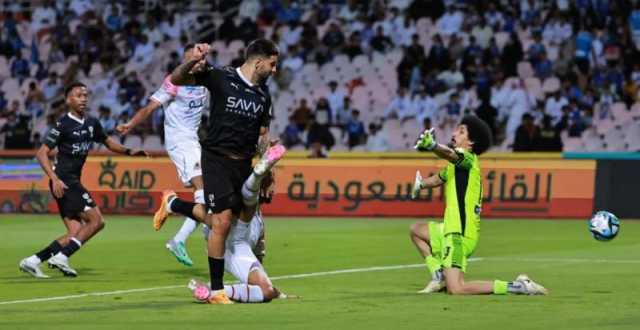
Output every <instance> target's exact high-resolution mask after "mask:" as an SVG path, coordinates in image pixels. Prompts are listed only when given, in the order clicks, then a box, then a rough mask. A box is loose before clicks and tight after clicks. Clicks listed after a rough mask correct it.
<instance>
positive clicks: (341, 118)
mask: <svg viewBox="0 0 640 330" xmlns="http://www.w3.org/2000/svg"><path fill="white" fill-rule="evenodd" d="M342 100H343V101H342V105H341V106H339V107H338V108H337V109H336V110H333V109H332V112H331V113H332V124H333V125H336V126H338V127H344V126H345V125H346V124H347V121H349V118H351V111H353V108H352V107H351V98H349V97H348V96H345V97H344V98H343V99H342Z"/></svg>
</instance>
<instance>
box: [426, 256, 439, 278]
mask: <svg viewBox="0 0 640 330" xmlns="http://www.w3.org/2000/svg"><path fill="white" fill-rule="evenodd" d="M424 260H425V262H426V263H427V269H429V273H431V277H432V278H433V279H434V280H437V281H440V280H442V276H440V275H442V265H441V264H440V260H438V259H436V258H434V257H433V256H427V257H426V258H424Z"/></svg>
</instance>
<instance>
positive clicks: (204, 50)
mask: <svg viewBox="0 0 640 330" xmlns="http://www.w3.org/2000/svg"><path fill="white" fill-rule="evenodd" d="M210 47H211V46H209V44H204V43H203V44H195V46H193V50H192V51H191V58H190V59H189V60H198V61H201V60H204V59H205V57H206V56H207V54H208V53H209V48H210Z"/></svg>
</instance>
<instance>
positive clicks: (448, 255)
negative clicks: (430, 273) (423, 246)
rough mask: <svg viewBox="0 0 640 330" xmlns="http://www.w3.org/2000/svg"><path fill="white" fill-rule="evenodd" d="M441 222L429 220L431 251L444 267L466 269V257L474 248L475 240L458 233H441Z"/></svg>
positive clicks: (442, 225) (442, 227)
mask: <svg viewBox="0 0 640 330" xmlns="http://www.w3.org/2000/svg"><path fill="white" fill-rule="evenodd" d="M443 231H444V224H443V223H442V222H429V238H430V243H431V244H430V245H431V253H433V256H434V257H435V258H437V259H440V260H441V262H442V267H444V268H451V267H455V268H459V269H460V270H461V271H462V272H463V273H465V272H466V271H467V258H469V257H470V256H471V255H472V254H473V251H474V250H475V249H476V245H477V243H478V241H477V240H473V239H469V238H466V237H464V236H462V235H461V234H459V233H451V234H448V235H446V236H445V235H444V234H443Z"/></svg>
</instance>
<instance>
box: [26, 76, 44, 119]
mask: <svg viewBox="0 0 640 330" xmlns="http://www.w3.org/2000/svg"><path fill="white" fill-rule="evenodd" d="M44 107H45V98H44V94H43V93H42V91H41V90H40V89H39V88H38V85H36V83H35V81H32V82H30V83H29V90H28V91H27V95H26V98H25V108H26V110H27V113H28V114H30V115H31V116H32V117H36V118H37V117H40V116H42V115H43V114H44V110H45V109H44Z"/></svg>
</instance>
